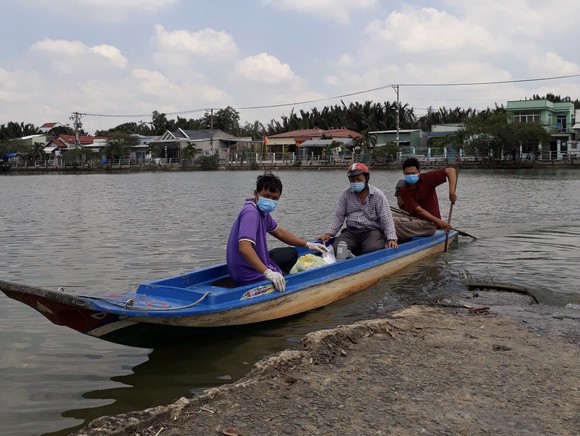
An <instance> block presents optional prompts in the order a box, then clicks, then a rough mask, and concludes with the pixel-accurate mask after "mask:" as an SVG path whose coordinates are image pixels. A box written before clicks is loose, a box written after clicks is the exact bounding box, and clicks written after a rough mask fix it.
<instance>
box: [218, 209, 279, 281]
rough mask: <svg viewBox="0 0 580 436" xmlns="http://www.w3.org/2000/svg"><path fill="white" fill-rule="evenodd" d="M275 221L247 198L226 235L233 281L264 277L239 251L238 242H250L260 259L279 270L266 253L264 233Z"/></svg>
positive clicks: (272, 227)
mask: <svg viewBox="0 0 580 436" xmlns="http://www.w3.org/2000/svg"><path fill="white" fill-rule="evenodd" d="M277 227H278V223H277V222H276V221H275V220H274V218H272V217H271V216H270V214H269V213H262V212H261V211H260V210H258V208H257V206H256V203H254V200H253V199H252V198H248V199H246V204H245V205H244V206H243V207H242V210H241V211H240V213H239V215H238V217H237V218H236V220H235V221H234V224H233V225H232V230H231V231H230V236H229V238H228V247H227V252H226V262H227V264H228V270H229V272H230V276H231V277H232V280H233V281H234V283H235V284H236V285H238V286H240V285H246V284H248V283H253V282H257V281H259V280H263V279H264V276H263V275H262V274H260V273H259V272H258V271H256V270H255V269H254V268H252V267H251V266H250V265H249V264H248V262H246V259H244V256H242V253H240V250H239V248H238V244H239V242H240V241H250V242H251V243H252V245H253V246H254V250H255V251H256V254H257V255H258V257H259V258H260V260H261V261H262V262H263V263H264V265H266V266H267V267H268V268H270V269H271V270H272V271H277V272H279V273H282V271H281V270H280V268H279V267H278V265H276V264H275V263H274V261H273V260H272V259H270V256H269V255H268V244H267V243H266V233H267V232H272V231H274V230H276V228H277Z"/></svg>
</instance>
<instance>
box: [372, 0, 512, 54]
mask: <svg viewBox="0 0 580 436" xmlns="http://www.w3.org/2000/svg"><path fill="white" fill-rule="evenodd" d="M365 31H366V33H367V34H368V35H369V36H370V38H371V39H375V40H376V41H379V42H380V43H382V44H388V45H390V47H389V48H390V49H392V50H398V51H401V52H405V53H411V54H416V53H426V52H427V53H432V52H434V51H437V52H438V54H440V53H441V52H445V53H446V54H447V55H451V56H452V55H454V54H455V55H457V54H458V51H459V50H463V49H469V50H474V51H475V50H476V51H477V52H478V55H481V54H485V53H493V52H496V51H502V50H503V49H502V48H501V47H500V46H498V45H497V44H496V43H495V41H494V38H493V36H492V35H490V33H489V31H488V30H487V29H485V28H483V27H481V26H478V25H475V24H472V23H468V22H465V21H462V20H461V19H459V18H457V17H455V16H453V15H451V14H449V13H447V12H445V11H439V10H436V9H434V8H423V9H408V10H406V11H404V12H392V13H390V14H389V15H388V16H387V18H386V19H385V20H384V21H379V20H376V21H373V22H371V23H370V24H369V25H368V26H367V28H366V29H365Z"/></svg>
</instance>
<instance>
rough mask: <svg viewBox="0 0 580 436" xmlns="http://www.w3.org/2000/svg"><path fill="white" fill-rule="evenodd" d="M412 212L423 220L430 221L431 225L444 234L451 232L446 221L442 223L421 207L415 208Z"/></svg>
mask: <svg viewBox="0 0 580 436" xmlns="http://www.w3.org/2000/svg"><path fill="white" fill-rule="evenodd" d="M413 212H415V213H416V214H417V215H419V216H420V217H421V218H423V219H424V220H427V221H431V222H432V223H435V224H436V225H437V227H439V228H441V229H443V230H445V231H446V232H448V231H450V230H451V225H450V224H449V223H448V222H447V221H443V220H442V219H439V218H437V217H436V216H435V215H432V214H430V213H429V212H427V211H426V210H425V209H423V208H422V207H421V206H417V208H416V209H415V210H414V211H413Z"/></svg>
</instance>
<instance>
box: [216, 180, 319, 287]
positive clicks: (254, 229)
mask: <svg viewBox="0 0 580 436" xmlns="http://www.w3.org/2000/svg"><path fill="white" fill-rule="evenodd" d="M281 195H282V181H281V180H280V179H279V178H278V177H276V176H275V175H273V174H272V173H271V172H269V171H266V172H265V173H264V174H263V175H261V176H259V177H258V181H257V183H256V190H255V191H254V197H253V198H248V199H246V204H245V205H244V206H243V207H242V210H241V211H240V213H239V215H238V217H237V218H236V220H235V221H234V224H233V225H232V230H231V231H230V236H229V238H228V246H227V253H226V259H227V264H228V270H229V272H230V276H231V278H232V280H233V281H234V283H235V284H236V285H237V286H241V285H246V284H249V283H254V282H257V281H260V280H263V279H264V278H266V279H267V280H270V281H271V282H272V283H273V284H274V287H275V288H276V289H278V290H279V291H284V290H285V289H286V282H285V280H284V276H283V274H288V272H290V269H292V267H293V266H294V264H295V263H296V261H297V260H298V252H297V251H296V249H295V248H293V247H283V248H275V249H273V250H271V251H270V252H269V251H268V244H267V242H266V234H267V233H269V234H271V235H272V236H274V237H275V238H277V239H279V240H280V241H282V242H284V243H285V244H288V245H294V246H300V247H307V248H308V249H309V250H312V251H317V252H323V251H326V250H327V248H326V246H324V245H323V244H316V243H312V242H307V241H305V240H303V239H300V238H299V237H297V236H295V235H294V234H293V233H291V232H290V231H288V230H286V229H284V228H283V227H281V226H279V225H278V223H277V222H276V221H275V220H274V218H272V216H271V215H270V212H273V211H274V210H275V209H276V206H277V204H278V200H279V199H280V196H281Z"/></svg>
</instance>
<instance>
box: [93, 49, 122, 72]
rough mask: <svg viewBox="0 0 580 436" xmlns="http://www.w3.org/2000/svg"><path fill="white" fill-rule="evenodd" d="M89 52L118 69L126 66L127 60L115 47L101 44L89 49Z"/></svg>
mask: <svg viewBox="0 0 580 436" xmlns="http://www.w3.org/2000/svg"><path fill="white" fill-rule="evenodd" d="M91 51H92V52H93V53H96V54H99V55H101V56H103V57H105V58H107V59H109V60H110V61H111V62H113V63H114V64H115V65H117V66H118V67H119V68H125V67H126V66H127V63H128V62H127V58H126V57H125V56H123V55H122V54H121V50H119V49H118V48H117V47H113V46H111V45H107V44H102V45H96V46H94V47H91Z"/></svg>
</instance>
